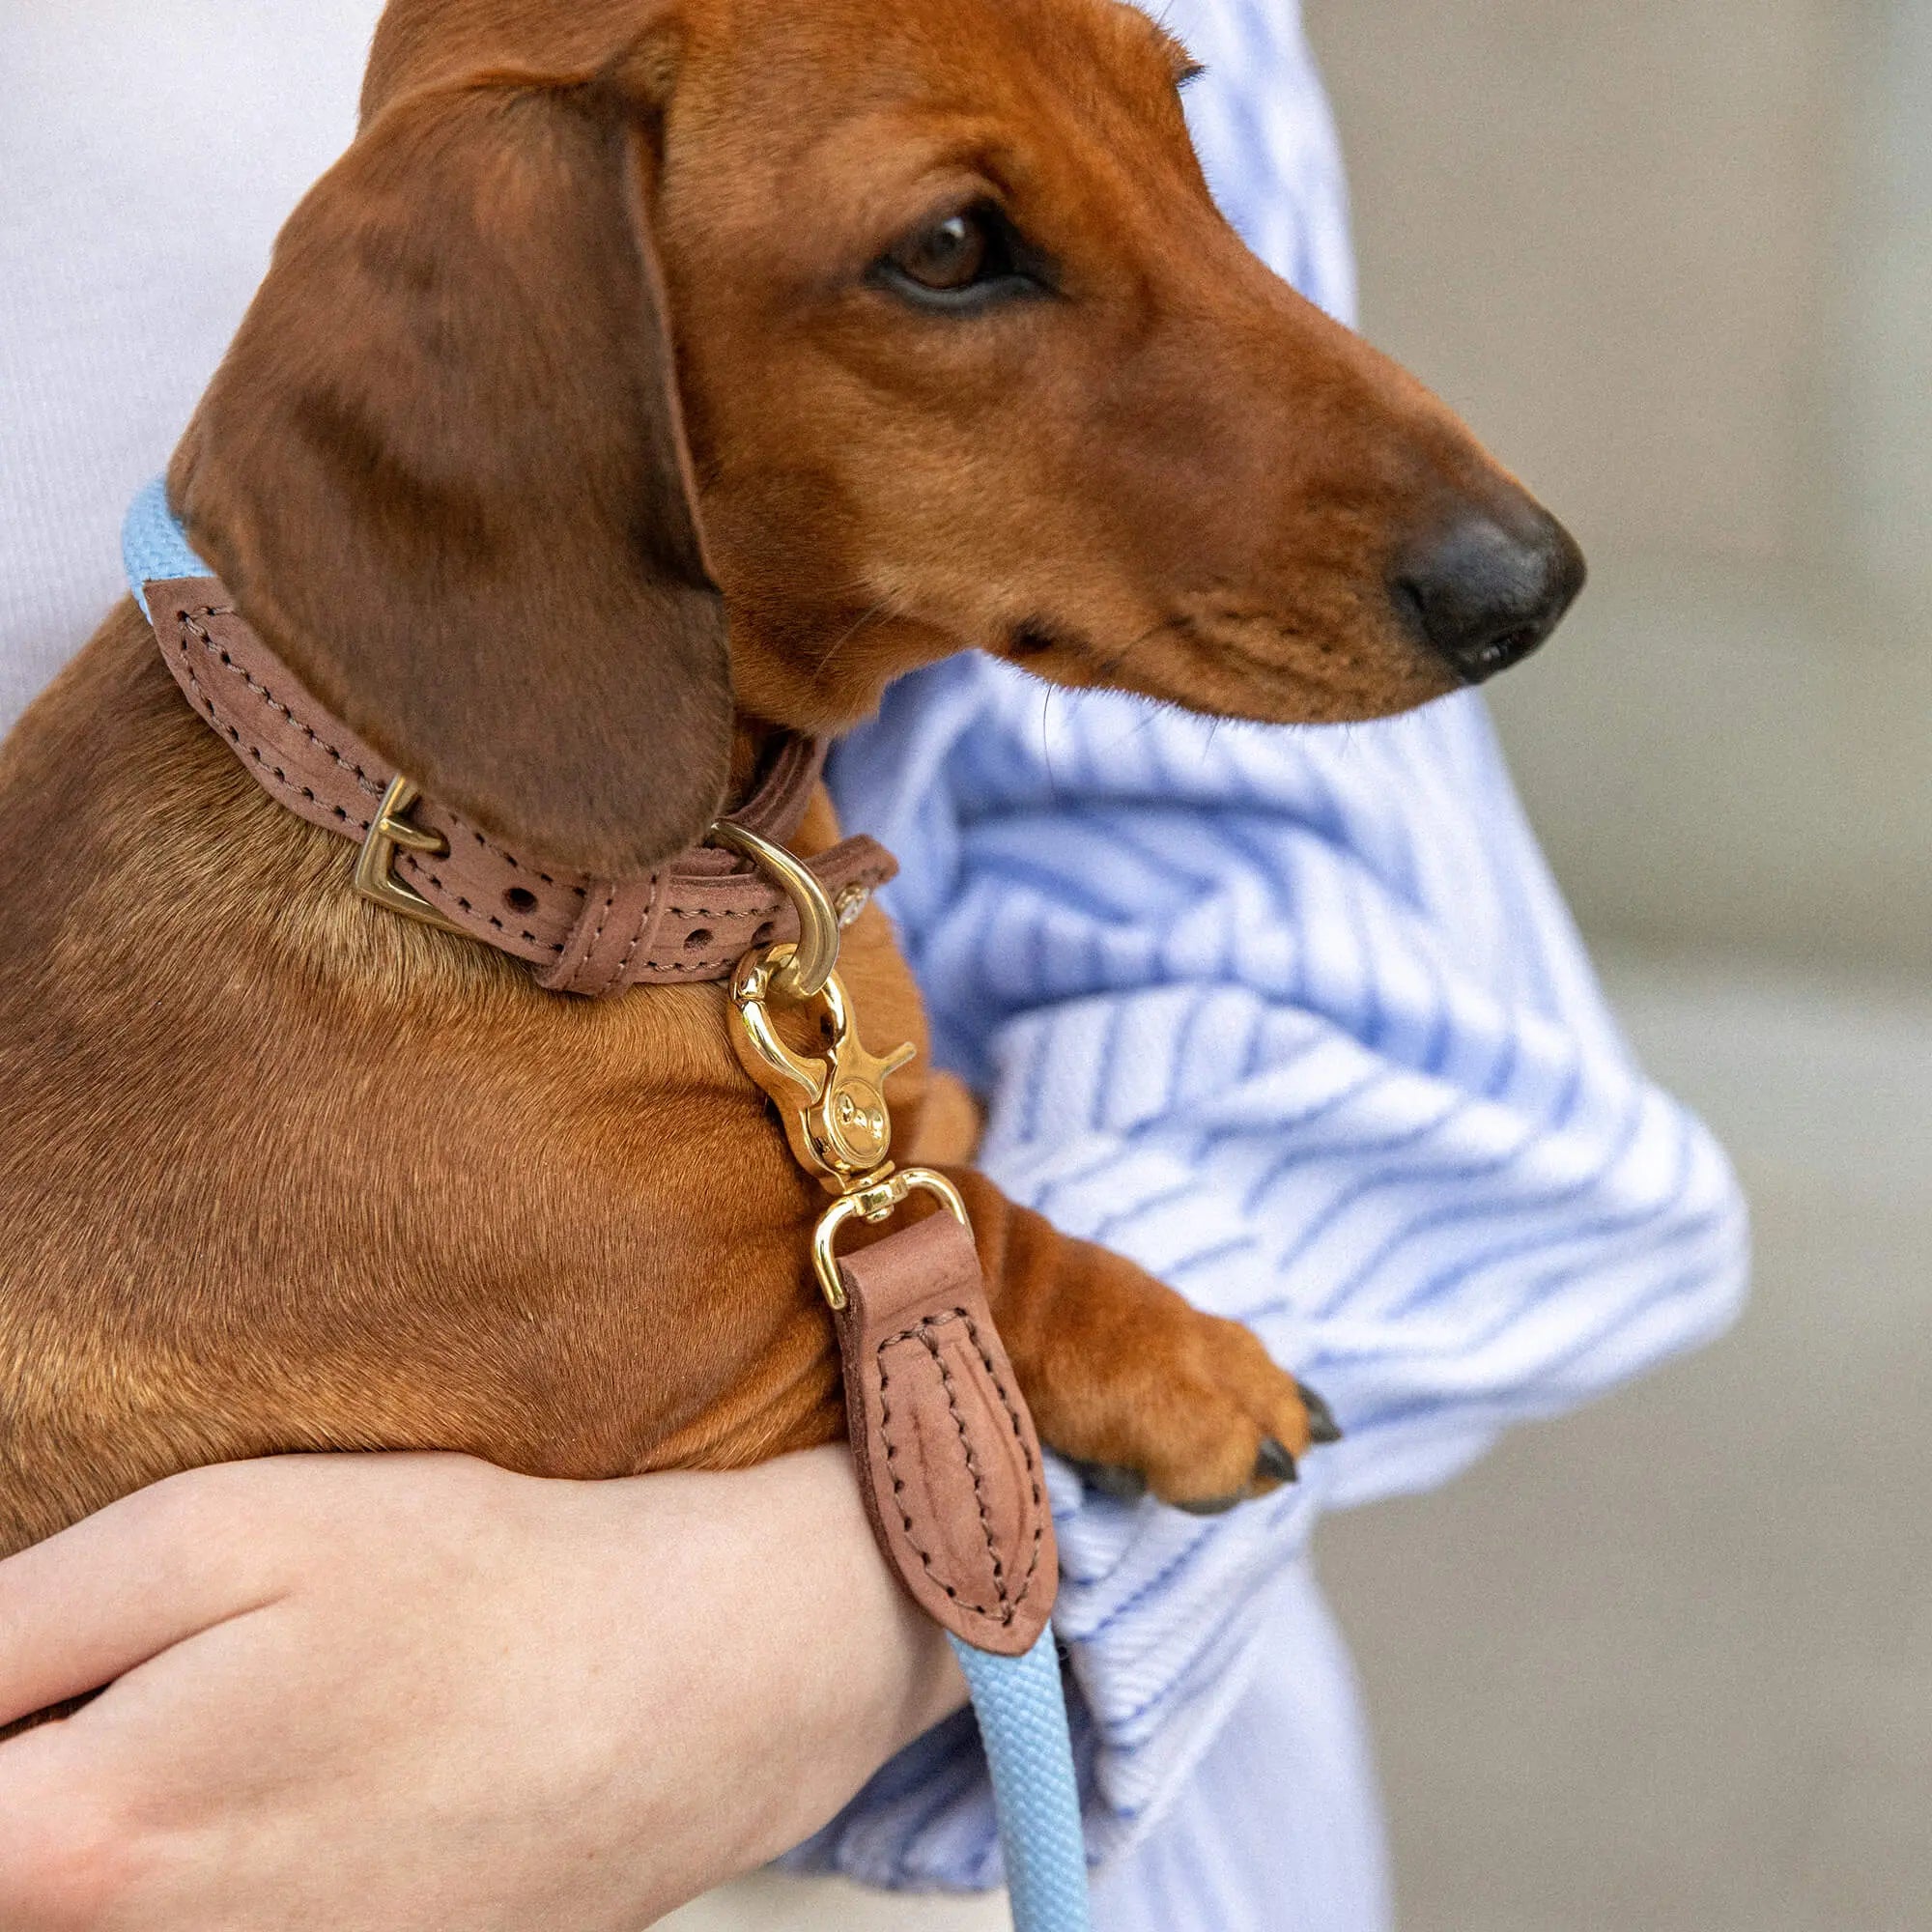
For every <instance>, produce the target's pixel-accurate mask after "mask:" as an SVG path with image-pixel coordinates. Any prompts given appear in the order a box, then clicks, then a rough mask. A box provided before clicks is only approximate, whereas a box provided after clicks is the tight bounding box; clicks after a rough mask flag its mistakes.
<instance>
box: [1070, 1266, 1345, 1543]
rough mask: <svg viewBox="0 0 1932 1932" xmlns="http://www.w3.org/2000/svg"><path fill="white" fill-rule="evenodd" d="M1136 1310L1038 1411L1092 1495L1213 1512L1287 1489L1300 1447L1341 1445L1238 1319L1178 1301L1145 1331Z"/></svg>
mask: <svg viewBox="0 0 1932 1932" xmlns="http://www.w3.org/2000/svg"><path fill="white" fill-rule="evenodd" d="M1146 1314H1147V1311H1141V1319H1140V1320H1139V1321H1137V1322H1136V1323H1135V1325H1134V1330H1133V1331H1132V1334H1131V1345H1130V1346H1127V1345H1126V1338H1121V1339H1122V1346H1119V1347H1117V1348H1116V1349H1114V1350H1109V1351H1108V1353H1107V1356H1106V1357H1105V1358H1104V1359H1102V1360H1101V1361H1098V1362H1092V1361H1090V1362H1088V1363H1086V1364H1083V1367H1084V1368H1085V1369H1086V1370H1087V1371H1088V1373H1089V1374H1090V1375H1091V1380H1088V1383H1087V1386H1086V1387H1084V1388H1082V1389H1080V1390H1078V1391H1074V1390H1069V1389H1067V1388H1065V1387H1060V1388H1056V1390H1055V1391H1054V1393H1053V1397H1052V1399H1051V1400H1050V1401H1049V1402H1048V1403H1047V1404H1046V1405H1045V1406H1046V1407H1047V1409H1048V1414H1047V1415H1045V1416H1042V1417H1041V1433H1042V1434H1043V1435H1044V1436H1045V1438H1046V1440H1047V1441H1048V1442H1049V1443H1050V1444H1051V1445H1052V1446H1053V1447H1054V1448H1055V1449H1057V1450H1058V1451H1059V1452H1060V1453H1061V1454H1062V1455H1063V1456H1065V1457H1066V1458H1067V1460H1068V1461H1069V1462H1071V1463H1074V1465H1075V1466H1076V1467H1077V1468H1078V1469H1079V1471H1080V1474H1081V1477H1082V1479H1083V1480H1084V1481H1085V1482H1086V1483H1088V1484H1089V1485H1090V1486H1091V1487H1092V1488H1094V1489H1095V1490H1098V1491H1099V1492H1101V1493H1102V1494H1104V1495H1110V1496H1115V1497H1118V1498H1120V1499H1122V1500H1127V1501H1131V1500H1133V1499H1135V1498H1137V1497H1139V1496H1141V1495H1144V1494H1149V1493H1151V1494H1152V1495H1153V1496H1155V1497H1157V1498H1158V1499H1159V1500H1160V1501H1161V1502H1164V1503H1171V1504H1172V1505H1173V1506H1174V1507H1175V1508H1177V1509H1183V1510H1187V1511H1189V1512H1190V1513H1192V1514H1194V1515H1196V1516H1214V1515H1218V1514H1219V1513H1220V1512H1222V1511H1223V1510H1229V1509H1233V1508H1234V1507H1235V1505H1236V1503H1239V1502H1243V1501H1245V1500H1247V1499H1248V1498H1249V1497H1251V1496H1258V1495H1264V1494H1266V1493H1267V1492H1269V1491H1271V1490H1275V1489H1279V1488H1280V1487H1281V1486H1282V1485H1283V1484H1284V1483H1293V1482H1294V1481H1295V1480H1296V1479H1297V1477H1298V1475H1299V1473H1300V1463H1301V1459H1302V1458H1303V1457H1304V1456H1306V1455H1307V1453H1308V1451H1309V1450H1310V1449H1311V1448H1313V1447H1318V1446H1320V1445H1321V1444H1323V1443H1328V1442H1335V1441H1339V1440H1340V1439H1341V1435H1342V1431H1341V1429H1340V1427H1339V1426H1338V1425H1337V1423H1336V1421H1335V1417H1334V1415H1333V1413H1332V1412H1331V1411H1330V1409H1329V1407H1328V1405H1327V1404H1326V1403H1325V1402H1323V1401H1322V1399H1321V1396H1320V1395H1318V1394H1317V1393H1316V1392H1315V1391H1314V1390H1313V1389H1311V1388H1304V1387H1303V1386H1301V1385H1300V1384H1299V1383H1297V1382H1296V1381H1295V1379H1294V1378H1293V1376H1291V1375H1289V1374H1288V1373H1287V1372H1286V1371H1285V1370H1283V1369H1281V1368H1278V1367H1277V1366H1276V1365H1275V1363H1274V1361H1273V1359H1272V1358H1271V1357H1270V1356H1269V1354H1268V1352H1267V1350H1265V1349H1264V1348H1263V1347H1262V1345H1261V1343H1260V1342H1259V1341H1258V1340H1257V1339H1256V1338H1255V1336H1254V1335H1253V1334H1252V1333H1250V1332H1249V1330H1247V1329H1246V1328H1244V1327H1242V1326H1241V1325H1240V1324H1239V1323H1238V1322H1236V1321H1221V1320H1219V1319H1217V1318H1216V1317H1214V1316H1210V1315H1203V1314H1201V1313H1200V1312H1199V1311H1198V1310H1196V1309H1193V1308H1191V1307H1189V1306H1188V1305H1187V1304H1186V1303H1185V1302H1183V1301H1181V1300H1180V1299H1179V1296H1176V1297H1175V1298H1174V1300H1173V1302H1172V1304H1171V1305H1170V1306H1168V1307H1165V1308H1163V1309H1162V1310H1161V1317H1162V1319H1161V1320H1160V1321H1158V1323H1157V1324H1155V1326H1154V1327H1153V1329H1152V1330H1150V1327H1149V1324H1148V1322H1147V1320H1146ZM1083 1379H1085V1378H1084V1377H1083Z"/></svg>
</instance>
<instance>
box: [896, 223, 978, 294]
mask: <svg viewBox="0 0 1932 1932" xmlns="http://www.w3.org/2000/svg"><path fill="white" fill-rule="evenodd" d="M992 254H993V238H992V237H991V235H989V234H988V233H987V229H986V221H985V218H984V216H982V215H981V214H980V213H979V212H978V211H977V210H969V211H968V212H967V213H964V214H952V215H949V216H948V217H947V218H946V219H945V220H944V221H937V222H934V223H933V225H932V226H931V227H930V228H922V229H921V230H920V231H919V233H918V234H917V235H908V236H907V237H906V239H905V240H904V241H901V242H900V243H899V245H898V246H897V247H896V248H895V249H894V250H893V251H892V253H891V254H890V255H888V256H887V257H886V260H887V261H888V262H889V263H890V264H891V265H892V266H893V268H895V270H897V271H898V272H899V273H900V274H901V275H903V276H904V277H905V278H906V280H907V281H909V282H917V283H918V284H919V286H920V287H921V288H923V289H933V290H935V291H938V292H941V293H944V294H952V293H953V292H955V291H957V290H959V289H969V288H971V287H972V286H973V284H974V283H975V282H977V281H980V280H981V279H983V278H984V275H985V272H986V264H987V263H988V262H989V261H990V260H991V259H992Z"/></svg>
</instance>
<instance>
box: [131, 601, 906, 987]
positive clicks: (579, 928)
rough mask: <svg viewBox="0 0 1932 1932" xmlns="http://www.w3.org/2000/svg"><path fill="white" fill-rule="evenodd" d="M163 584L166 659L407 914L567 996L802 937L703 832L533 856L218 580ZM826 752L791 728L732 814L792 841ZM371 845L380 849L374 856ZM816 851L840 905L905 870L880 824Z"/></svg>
mask: <svg viewBox="0 0 1932 1932" xmlns="http://www.w3.org/2000/svg"><path fill="white" fill-rule="evenodd" d="M147 592H148V606H149V609H150V611H152V612H153V613H154V626H155V636H156V639H159V642H160V646H161V656H162V658H163V659H164V660H165V662H166V664H167V667H168V669H169V670H170V671H171V672H173V674H174V679H175V682H176V683H177V684H179V685H180V686H181V688H182V691H183V693H184V695H185V696H186V698H187V700H188V702H189V703H190V704H192V705H193V706H194V708H195V709H196V710H197V711H199V712H200V713H201V714H202V716H203V717H205V718H206V719H207V720H208V721H209V723H210V724H211V725H213V726H214V728H215V730H216V731H217V732H219V733H220V735H221V736H222V737H223V738H224V739H225V740H226V741H227V743H228V744H229V746H230V748H231V749H232V750H233V751H234V753H235V755H236V756H237V757H238V758H240V759H241V762H242V764H243V765H244V766H245V767H246V768H247V770H248V771H249V772H250V773H251V774H252V775H253V776H254V778H255V780H256V781H257V782H258V783H259V784H260V785H261V786H262V787H263V788H264V789H265V790H266V791H268V792H269V793H270V795H271V796H272V797H274V798H276V799H278V800H280V802H281V803H282V804H283V805H285V806H287V807H288V808H289V810H292V811H294V812H297V813H298V814H299V815H300V816H301V817H303V818H305V819H307V820H308V821H309V823H310V824H311V825H319V826H321V827H323V829H324V830H325V831H328V832H336V833H340V834H341V835H342V837H343V838H350V839H354V840H355V841H356V842H357V843H358V844H360V845H361V846H362V847H363V864H362V865H361V866H360V867H358V868H357V873H358V884H362V885H363V888H364V890H365V891H369V888H370V886H373V888H374V890H373V891H369V895H370V896H374V897H377V898H379V899H380V900H382V902H384V903H386V904H389V905H390V906H392V907H393V908H394V909H395V910H398V911H401V912H405V913H410V914H411V915H412V917H415V918H418V919H420V918H424V917H427V918H428V920H429V923H433V924H440V925H444V926H447V927H448V928H450V929H451V930H454V931H458V932H462V933H465V934H468V935H469V937H470V938H473V939H480V940H482V941H483V943H484V944H485V945H487V946H494V947H496V948H497V950H498V951H499V952H507V953H509V954H510V955H511V956H512V957H514V958H517V959H525V960H527V961H529V963H530V964H531V965H533V966H535V967H536V968H537V969H538V975H537V978H538V983H539V984H540V985H542V986H544V987H546V988H548V989H549V990H551V991H553V992H560V993H582V994H586V995H590V996H592V997H595V996H598V995H601V994H605V993H614V992H618V991H621V990H622V989H623V988H624V987H626V986H638V985H673V984H677V983H680V982H684V983H689V982H692V981H695V980H723V979H725V978H727V977H728V976H729V974H730V972H731V969H732V967H733V966H734V965H735V964H736V962H737V960H738V958H739V957H740V955H741V954H743V953H744V952H745V951H746V950H747V949H748V948H749V947H751V946H753V945H757V944H761V943H763V942H764V941H766V940H769V939H788V938H792V937H794V936H795V935H796V933H797V930H798V916H797V914H796V913H795V912H794V911H793V910H792V907H791V903H790V901H789V900H788V899H787V898H786V896H785V895H784V894H783V892H782V891H781V890H780V888H779V887H777V886H776V885H774V884H772V883H771V882H769V881H768V880H767V879H766V878H764V876H763V875H762V874H760V873H758V872H755V871H753V870H752V869H751V868H750V867H747V866H746V865H745V864H744V862H743V861H741V860H739V859H736V858H734V857H733V856H732V855H731V854H730V853H728V852H724V851H721V850H719V849H718V848H717V847H716V846H711V845H695V846H693V847H691V849H690V850H688V851H685V852H681V853H680V854H679V855H678V856H677V857H676V858H675V859H673V860H671V861H670V862H669V863H668V865H666V866H664V867H661V868H660V869H659V870H658V871H656V872H654V873H652V874H651V875H650V877H648V878H645V879H630V880H610V879H591V878H586V877H585V876H583V875H582V873H577V872H568V871H560V870H557V869H556V868H554V867H552V868H550V869H548V870H547V869H545V868H544V867H541V866H539V865H536V864H535V863H533V862H532V861H531V860H529V859H527V858H520V857H518V855H517V854H515V853H514V852H511V851H509V850H508V849H506V848H505V847H504V846H503V845H501V844H500V843H498V842H497V840H495V839H493V838H489V837H487V836H486V835H485V834H484V833H482V832H480V831H478V830H477V829H476V827H474V826H472V825H470V824H469V823H468V822H466V821H465V820H464V818H463V817H462V816H461V815H460V814H458V813H457V812H454V811H451V810H447V809H445V808H443V807H440V806H439V805H438V804H437V803H436V801H435V800H433V799H428V798H425V799H421V800H415V799H414V794H413V792H412V791H406V790H401V789H399V788H398V775H397V773H396V771H395V770H394V768H393V767H392V766H390V765H389V764H388V763H387V762H386V761H385V760H384V759H383V758H381V757H380V756H378V755H377V754H376V753H374V752H373V751H371V750H370V748H369V747H368V746H367V745H365V744H364V743H363V742H362V741H361V740H360V739H359V738H357V737H356V736H355V733H354V732H352V731H351V730H350V729H349V728H348V726H347V725H343V724H342V723H341V722H340V721H339V720H337V719H335V718H333V717H331V716H330V715H329V713H328V711H327V709H326V708H325V707H324V706H323V705H322V704H320V703H319V702H318V701H317V700H316V699H315V698H314V697H312V696H310V695H309V693H308V692H306V691H305V690H304V689H303V688H302V686H301V683H300V681H299V680H298V678H297V677H296V675H295V673H294V672H293V671H291V670H290V669H289V668H288V667H287V666H286V665H284V664H283V663H282V662H281V660H280V659H279V658H277V657H276V656H275V654H274V653H273V652H272V651H271V650H270V649H269V647H268V645H267V644H265V643H264V642H263V641H262V639H260V638H259V637H257V636H256V635H255V633H254V631H253V630H251V629H250V628H249V626H248V624H247V622H246V621H245V620H244V619H243V618H242V617H241V614H240V613H239V612H238V611H236V609H235V607H234V605H233V603H232V601H231V600H230V598H229V596H228V593H227V592H226V591H225V590H224V589H223V588H222V586H221V584H220V582H218V581H217V580H216V579H214V578H212V577H185V578H175V579H171V580H168V581H167V582H152V583H150V584H149V585H148V586H147ZM824 758H825V747H824V744H823V743H822V742H821V741H818V740H813V739H806V738H788V739H786V740H785V741H784V742H783V744H782V746H781V749H780V751H779V752H778V753H777V755H776V756H775V757H774V758H773V760H772V761H771V764H770V766H769V767H768V769H767V771H766V773H765V775H764V777H763V779H762V780H761V781H760V782H759V784H758V787H757V789H756V791H755V792H754V793H753V797H752V798H751V799H750V800H749V801H748V802H747V803H746V804H745V805H743V806H741V807H740V808H739V809H738V810H736V811H735V812H733V813H732V814H731V818H732V820H733V822H735V823H737V824H740V825H743V826H745V827H746V828H747V829H748V830H750V831H753V832H756V833H759V834H761V835H762V836H763V837H764V838H770V839H774V840H776V841H778V842H780V843H782V842H784V841H785V840H786V839H788V838H791V837H792V835H793V834H794V833H796V832H797V830H798V827H799V822H800V820H801V819H802V818H803V817H804V815H805V810H806V807H807V805H808V804H809V803H810V797H811V792H812V788H813V786H814V785H815V784H816V783H817V781H818V774H819V770H820V767H821V766H822V765H823V763H824ZM399 799H401V800H407V801H413V803H412V804H400V803H399V802H398V801H399ZM385 800H387V801H388V805H389V810H388V811H387V812H386V813H385V812H384V801H385ZM405 810H407V812H408V818H407V823H404V822H403V813H404V811H405ZM372 846H374V847H375V849H374V850H373V851H372ZM418 848H420V849H418ZM371 859H375V860H378V861H380V862H381V863H380V864H379V865H377V866H375V867H371V865H370V863H369V862H370V861H371ZM809 863H810V868H811V870H812V871H813V872H815V873H816V874H817V875H818V879H819V882H820V883H821V884H822V885H823V886H824V887H825V889H826V892H827V894H828V895H830V896H831V898H832V899H833V901H834V903H835V904H838V905H839V906H840V909H841V911H844V910H845V909H847V908H849V907H851V906H852V905H853V903H854V902H855V900H860V899H863V896H864V895H865V894H866V893H867V892H869V891H870V890H871V889H872V888H873V887H875V886H879V885H883V884H884V883H885V881H886V880H887V879H889V878H891V877H892V876H893V874H894V872H895V870H896V869H897V867H895V863H894V860H893V858H892V855H891V854H890V853H889V852H887V851H886V849H885V848H884V847H883V846H882V845H879V844H878V843H877V842H876V841H874V840H873V839H870V838H848V839H846V840H845V841H844V842H843V843H842V844H838V845H835V846H833V847H832V848H831V849H830V850H829V851H827V852H822V853H820V854H819V855H818V856H817V857H816V858H814V859H812V860H810V862H809ZM385 886H386V887H389V888H395V887H400V888H402V890H401V891H400V892H392V891H385V890H384V887H385ZM412 899H414V900H415V901H416V904H415V905H414V906H412V905H411V903H410V901H411V900H412Z"/></svg>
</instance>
